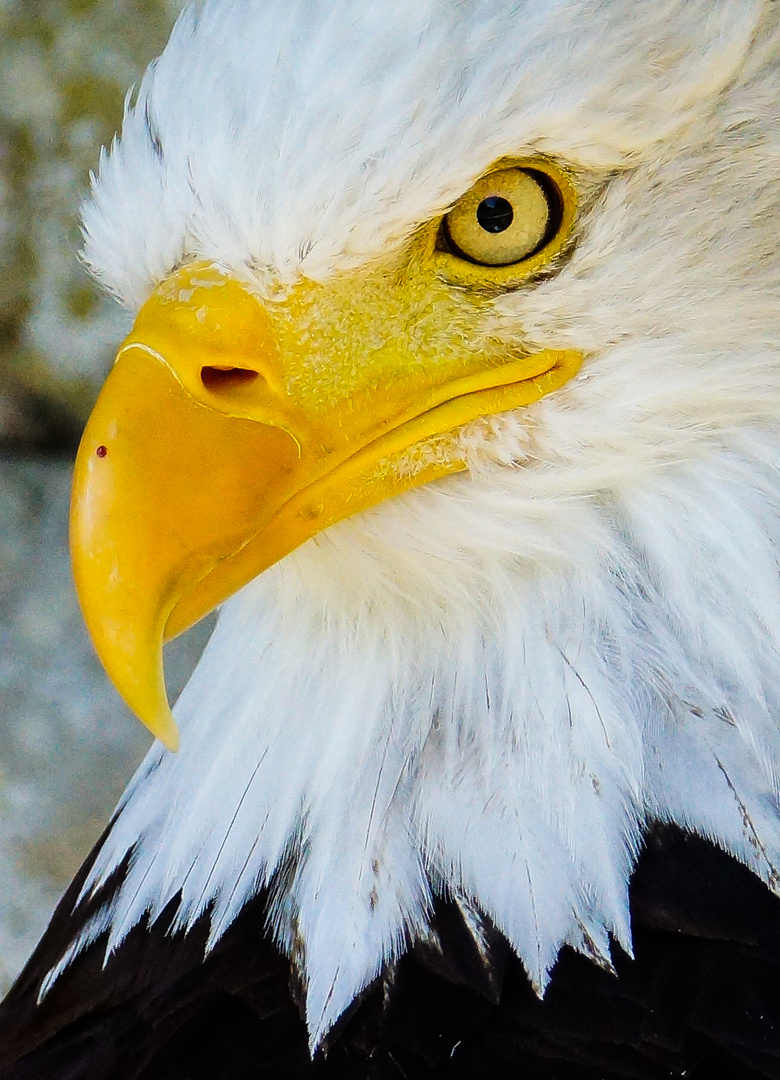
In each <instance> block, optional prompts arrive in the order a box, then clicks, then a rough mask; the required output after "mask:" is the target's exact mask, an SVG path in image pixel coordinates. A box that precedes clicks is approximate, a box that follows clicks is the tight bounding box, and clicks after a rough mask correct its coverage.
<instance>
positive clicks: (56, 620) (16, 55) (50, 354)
mask: <svg viewBox="0 0 780 1080" xmlns="http://www.w3.org/2000/svg"><path fill="white" fill-rule="evenodd" d="M179 6H180V4H179V2H178V0H0V994H1V993H2V992H4V991H5V990H6V989H7V988H8V986H9V985H10V983H11V981H12V980H13V978H14V977H15V975H16V973H17V972H18V971H19V969H20V968H21V966H22V964H23V963H24V961H25V960H26V958H27V956H28V955H29V953H30V952H31V950H32V949H33V947H34V945H35V943H36V941H37V939H38V937H39V936H40V934H41V932H42V931H43V929H44V927H45V925H46V922H47V920H48V918H49V915H50V914H51V910H52V908H53V907H54V905H55V903H56V902H57V900H58V898H59V896H60V895H61V893H62V891H63V889H64V888H65V886H66V885H67V883H68V882H69V880H70V878H71V877H72V875H73V874H74V872H75V871H76V869H77V868H78V866H79V863H80V862H81V860H82V859H83V858H84V857H85V856H86V854H87V853H88V852H89V849H90V847H91V846H92V844H93V843H94V841H95V839H96V838H97V836H98V835H99V833H100V832H101V830H102V828H103V826H104V824H105V822H106V820H107V818H108V816H109V814H110V813H111V810H112V808H113V806H114V804H115V802H116V800H117V799H118V797H119V795H120V794H121V791H122V788H123V787H124V785H125V783H126V782H127V780H128V779H129V777H130V775H131V774H132V772H133V770H134V768H135V766H136V765H137V763H138V762H139V761H140V759H141V757H142V755H143V753H144V752H145V750H146V748H147V746H148V745H149V742H150V738H149V736H148V735H147V734H146V732H145V731H144V729H143V728H142V727H141V726H140V724H138V722H137V721H136V720H135V719H134V718H133V717H132V716H130V714H129V713H128V711H127V709H126V708H125V707H124V706H123V705H122V703H121V702H120V700H119V699H118V697H117V695H116V693H115V691H114V690H113V688H112V687H111V686H110V685H109V683H108V681H107V680H106V678H105V676H104V675H103V672H102V669H101V668H100V665H99V663H98V661H97V660H96V658H95V656H94V653H93V651H92V648H91V645H90V643H89V640H88V638H87V636H86V632H85V631H84V629H83V626H82V623H81V617H80V614H79V611H78V605H77V603H76V599H75V595H74V592H73V586H72V582H71V576H70V566H69V561H68V553H67V510H68V498H69V488H70V472H71V465H72V461H73V457H74V454H75V450H76V446H77V444H78V438H79V433H80V431H81V427H82V425H83V423H84V420H85V419H86V417H87V415H88V413H89V410H90V407H91V404H92V402H93V401H94V398H95V396H96V394H97V391H98V389H99V387H100V384H101V382H102V379H103V378H104V376H105V373H106V371H107V370H108V367H109V365H110V363H111V360H112V354H113V351H114V348H115V346H116V344H117V343H118V342H119V341H120V340H121V338H122V337H123V335H124V333H125V332H126V330H127V326H128V321H127V316H126V315H124V314H123V313H122V312H121V311H119V310H118V309H117V307H116V305H114V304H113V302H112V301H110V300H109V299H107V298H106V297H104V296H101V294H100V293H99V291H98V290H97V289H96V288H95V287H94V286H93V285H92V284H91V282H90V281H89V279H88V278H87V276H86V274H85V273H84V271H83V270H82V269H81V267H80V265H79V262H78V259H77V252H78V249H79V230H78V206H79V203H80V201H81V199H82V198H83V197H84V195H85V194H86V192H87V190H88V186H89V171H90V169H93V168H95V167H96V166H97V161H98V154H99V150H100V146H101V145H102V144H105V143H109V142H110V140H111V138H112V136H113V134H114V132H115V131H116V130H117V129H118V128H119V126H120V124H121V119H122V107H123V100H124V96H125V93H126V91H127V90H128V88H129V87H130V86H131V85H132V84H133V83H136V82H137V81H138V79H139V78H140V75H141V73H142V72H143V69H144V68H145V66H146V64H147V63H148V62H149V61H150V60H151V59H152V58H153V57H154V56H155V55H156V54H157V53H158V52H159V51H160V49H161V48H162V46H163V44H164V42H165V39H166V37H167V35H168V32H169V30H170V28H171V26H172V24H173V20H174V18H175V15H176V13H177V11H178V8H179ZM206 633H207V629H206V630H204V629H202V628H198V630H196V631H193V632H191V633H190V634H189V635H187V637H186V639H185V640H184V641H183V642H177V643H176V645H175V646H174V653H175V655H173V656H172V657H170V658H169V659H168V662H167V663H168V671H169V675H170V678H169V682H170V684H171V689H172V690H173V691H174V692H176V690H177V689H178V688H180V687H181V685H182V684H183V682H184V680H185V678H186V675H187V673H188V671H189V670H190V669H191V667H192V665H193V663H194V660H195V658H196V657H197V654H198V652H199V650H200V648H201V647H202V644H203V641H204V640H205V635H206Z"/></svg>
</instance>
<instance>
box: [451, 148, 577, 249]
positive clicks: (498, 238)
mask: <svg viewBox="0 0 780 1080" xmlns="http://www.w3.org/2000/svg"><path fill="white" fill-rule="evenodd" d="M559 221H560V200H559V199H556V198H555V191H554V189H553V186H552V184H551V183H550V182H549V178H548V177H546V176H545V175H544V173H540V172H537V171H536V170H534V169H500V170H499V171H498V172H494V173H488V175H487V176H483V177H482V179H481V180H478V181H477V183H476V184H475V185H474V187H473V188H472V189H471V191H467V192H466V194H465V195H464V196H463V197H462V198H460V199H459V200H458V201H457V202H456V203H455V205H454V206H453V208H452V210H450V212H449V214H447V216H446V217H445V218H444V229H445V232H446V237H447V240H448V241H449V244H450V247H451V249H452V251H453V252H454V253H455V254H458V255H460V256H461V257H462V258H464V259H468V260H469V261H470V262H474V263H478V264H479V265H480V266H511V265H512V264H513V263H517V262H520V261H521V260H523V259H527V258H528V257H529V256H531V255H533V254H534V252H536V251H538V250H539V248H540V247H541V246H542V244H544V242H545V240H546V239H547V237H548V236H549V235H550V232H551V230H552V229H554V228H555V226H556V224H558V222H559Z"/></svg>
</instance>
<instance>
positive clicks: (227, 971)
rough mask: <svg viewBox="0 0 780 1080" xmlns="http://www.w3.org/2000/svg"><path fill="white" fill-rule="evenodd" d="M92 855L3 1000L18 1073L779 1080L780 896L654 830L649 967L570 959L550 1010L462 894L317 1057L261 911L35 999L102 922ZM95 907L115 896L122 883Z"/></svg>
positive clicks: (639, 911)
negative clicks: (209, 943) (80, 937)
mask: <svg viewBox="0 0 780 1080" xmlns="http://www.w3.org/2000/svg"><path fill="white" fill-rule="evenodd" d="M89 865H90V862H89V860H88V862H87V864H85V867H84V868H83V869H82V871H81V873H80V875H79V877H78V878H77V879H76V881H75V882H74V884H73V885H72V886H71V889H70V890H69V891H68V893H67V894H66V896H65V898H64V899H63V902H62V903H61V904H60V906H59V908H58V910H57V912H56V914H55V916H54V918H53V919H52V923H51V925H50V927H49V930H48V931H47V933H46V935H45V936H44V938H43V940H42V942H41V944H40V945H39V947H38V949H37V950H36V952H35V953H34V955H33V957H32V958H31V960H30V962H29V964H28V965H27V967H26V968H25V970H24V972H23V973H22V975H21V976H20V977H19V979H18V981H17V983H16V984H15V986H14V987H13V989H12V991H11V993H10V994H9V996H8V998H7V999H6V1002H5V1003H4V1004H3V1006H2V1007H0V1076H2V1078H3V1080H43V1078H47V1080H48V1078H54V1077H56V1078H57V1080H104V1078H105V1080H183V1078H185V1077H186V1078H187V1080H215V1078H219V1080H249V1078H252V1080H271V1078H274V1080H275V1078H279V1080H282V1078H283V1080H297V1078H301V1080H416V1078H426V1080H466V1078H468V1080H483V1078H484V1080H502V1078H507V1080H508V1078H510V1077H511V1078H512V1080H518V1078H519V1077H522V1078H523V1080H612V1078H614V1080H618V1078H620V1080H629V1078H631V1080H669V1078H671V1077H686V1078H687V1080H758V1078H768V1077H771V1078H777V1080H780V900H778V899H777V898H776V897H774V896H773V895H772V894H771V893H770V892H769V891H768V890H767V889H766V887H765V886H764V885H762V884H761V882H759V881H758V880H757V879H756V878H755V877H754V875H753V874H751V873H750V872H749V871H748V870H747V869H746V868H745V867H743V866H740V865H739V864H738V863H737V862H735V861H734V860H733V859H731V858H730V857H729V856H727V855H725V854H724V853H723V852H721V851H719V850H717V849H716V848H715V847H714V846H712V845H711V844H709V843H707V842H705V841H703V840H701V839H698V838H694V837H690V836H686V835H684V834H683V833H682V832H680V830H678V829H676V828H673V827H670V826H663V827H661V826H658V827H656V828H654V829H653V830H652V831H651V833H650V834H649V836H648V838H647V841H646V847H645V851H644V853H643V855H642V857H641V858H640V861H639V864H638V867H637V870H636V872H635V874H634V877H633V880H632V885H631V910H632V921H633V928H634V947H635V953H636V959H635V960H631V959H630V958H629V957H627V956H625V955H624V954H623V953H622V952H621V950H620V949H619V948H618V947H616V948H615V949H614V952H615V969H616V973H617V974H611V973H609V972H607V971H604V970H602V969H600V968H598V967H597V966H596V965H595V964H593V963H592V962H590V961H589V960H587V959H585V958H584V957H582V956H579V955H577V954H575V953H573V952H572V951H571V950H568V949H564V950H563V952H562V954H561V957H560V959H559V961H558V963H557V965H556V967H555V971H554V973H553V978H552V982H551V984H550V987H549V989H548V991H547V993H546V995H545V998H544V1000H543V1001H539V1000H538V998H537V997H536V996H535V994H534V993H533V991H532V989H531V987H530V985H529V982H528V979H527V978H526V976H525V974H524V972H523V969H522V966H521V965H520V963H519V961H518V960H517V958H516V957H515V956H514V955H513V954H512V952H511V949H510V948H509V947H508V945H507V943H506V941H505V940H504V939H503V938H502V937H501V935H500V934H499V933H498V932H497V931H496V930H495V928H493V927H492V926H491V925H490V924H489V923H488V922H487V921H486V920H484V919H482V918H480V916H479V915H478V914H476V913H475V912H473V911H471V910H469V909H468V908H466V907H464V906H463V905H460V904H458V903H456V902H454V901H452V900H440V901H439V902H438V904H437V908H436V912H435V917H434V921H433V926H432V929H431V933H430V935H429V937H428V938H427V940H425V941H422V942H420V943H418V944H417V945H416V946H415V947H414V948H413V949H412V950H411V951H410V953H409V954H408V955H407V956H405V957H404V958H403V959H402V960H401V961H400V963H398V964H396V965H395V966H393V967H392V968H389V969H388V970H386V971H385V972H384V974H383V975H382V977H381V978H380V979H379V980H377V982H376V983H375V984H374V985H373V986H372V987H370V988H369V990H368V991H366V993H365V994H363V995H362V997H361V999H360V1000H359V1001H358V1002H357V1003H356V1004H355V1005H354V1006H353V1008H352V1010H351V1011H350V1014H349V1015H348V1016H347V1017H346V1018H345V1019H344V1020H342V1022H341V1023H340V1024H339V1025H338V1028H337V1029H336V1031H335V1032H334V1033H333V1034H332V1035H331V1036H330V1037H329V1039H328V1043H327V1046H326V1048H325V1053H320V1054H318V1055H317V1057H316V1059H315V1061H314V1062H311V1061H310V1059H309V1055H308V1050H307V1044H306V1031H305V1027H304V1024H303V1020H302V1018H301V1010H300V1003H299V1001H298V998H299V994H298V992H297V989H296V983H295V980H294V977H293V975H292V972H291V969H290V965H289V963H288V961H287V960H286V959H285V958H284V957H282V956H281V955H280V954H279V953H278V952H277V950H276V949H275V948H274V947H273V945H272V944H270V943H269V941H268V939H267V937H266V936H265V933H264V928H265V912H266V909H267V902H268V901H267V896H266V895H265V894H261V895H259V896H258V897H256V898H255V899H254V900H253V901H252V902H251V903H249V904H248V905H247V906H246V907H245V908H244V910H243V911H242V913H241V915H240V916H239V917H238V919H237V920H236V922H235V923H234V924H233V926H232V927H231V928H230V929H229V930H228V931H227V932H226V933H225V935H224V936H223V938H222V939H221V940H220V942H219V943H218V944H217V946H216V947H215V948H214V950H213V951H212V952H211V953H210V954H209V955H208V957H206V958H205V960H204V947H205V942H206V937H207V933H208V925H207V923H208V920H207V918H205V917H204V918H203V919H201V920H200V921H199V923H198V924H197V925H196V926H195V927H194V928H193V929H192V930H191V931H190V932H189V933H188V934H186V935H185V934H182V933H177V934H174V935H167V934H166V933H165V927H166V926H167V925H168V924H169V919H170V918H171V917H172V916H173V912H174V908H175V904H172V905H171V909H170V911H169V912H166V913H165V914H164V915H163V916H161V918H160V919H159V920H157V922H156V923H155V924H154V925H153V926H151V927H148V926H138V927H136V928H135V929H134V930H133V931H132V932H131V933H130V934H129V935H128V938H127V939H126V941H125V942H124V944H123V945H122V946H121V948H120V949H119V950H118V951H117V953H116V955H115V956H113V957H112V958H111V959H110V961H109V963H108V965H107V967H106V968H105V970H103V966H102V965H103V953H104V949H105V941H104V940H103V941H100V940H99V941H97V942H96V943H94V944H93V945H91V946H90V947H88V948H87V949H86V950H85V952H84V953H83V954H82V955H80V956H79V957H78V958H77V959H76V960H75V961H74V963H73V964H72V965H71V967H70V968H68V969H67V970H66V972H65V973H64V974H63V975H62V976H61V977H60V978H59V979H58V980H57V982H56V983H55V985H54V987H53V989H52V990H51V991H50V993H49V994H48V995H47V996H46V997H45V998H44V1000H43V1002H42V1004H41V1005H40V1006H38V1005H37V1004H36V1000H37V995H38V990H39V987H40V983H41V979H42V978H43V976H44V975H45V974H46V972H47V971H48V970H49V969H50V968H51V967H52V965H53V964H54V963H56V962H57V960H58V959H59V957H60V955H61V954H62V952H63V948H64V944H67V943H68V942H69V941H70V940H72V938H73V935H74V932H75V931H76V930H77V929H78V926H79V925H80V922H81V920H82V919H83V917H84V914H85V912H83V911H82V910H81V909H79V915H78V922H77V921H76V920H75V917H74V915H73V914H72V912H73V905H74V903H75V899H76V897H77V896H78V893H79V890H80V888H81V882H82V881H83V879H84V876H85V875H86V873H87V872H88V869H89ZM121 873H122V870H121V869H120V871H118V874H117V877H116V878H115V879H114V881H112V882H108V883H107V885H106V888H105V889H104V890H103V892H102V894H101V895H100V896H98V897H96V898H94V899H93V900H91V901H90V907H89V908H87V910H86V914H89V912H90V910H95V909H96V907H97V906H98V905H99V904H100V903H101V902H103V901H104V900H105V899H106V898H107V897H110V894H111V892H112V890H113V888H115V887H116V884H117V882H118V881H119V880H120V879H121Z"/></svg>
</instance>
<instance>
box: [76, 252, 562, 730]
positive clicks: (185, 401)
mask: <svg viewBox="0 0 780 1080" xmlns="http://www.w3.org/2000/svg"><path fill="white" fill-rule="evenodd" d="M317 288H322V289H324V287H319V286H318V287H317ZM274 314H275V313H274V312H273V310H272V308H270V307H265V306H263V305H262V304H261V303H260V302H259V301H258V300H257V299H256V298H255V297H254V296H252V295H251V294H250V293H249V292H248V291H247V290H246V289H245V288H244V287H243V286H242V285H240V284H239V283H238V282H236V281H235V280H233V279H231V278H228V277H227V276H225V275H224V274H223V273H222V272H221V271H219V270H217V269H215V268H214V267H210V266H204V265H195V266H190V267H188V268H186V269H184V270H182V271H179V272H178V273H177V274H176V275H174V276H173V277H172V278H170V279H168V280H167V281H166V282H164V283H163V284H162V285H161V286H160V288H159V289H158V290H157V292H156V293H155V294H154V295H153V296H152V297H151V299H150V300H148V301H147V303H146V304H145V305H144V307H143V308H142V309H141V311H140V313H139V315H138V318H137V320H136V323H135V326H134V327H133V330H132V332H131V334H130V336H129V338H128V339H127V341H126V342H125V343H124V345H123V346H122V348H121V349H120V351H119V354H118V357H117V361H116V364H115V366H114V368H113V370H112V372H111V374H110V375H109V377H108V380H107V381H106V384H105V386H104V388H103V390H102V392H101V394H100V397H99V398H98V401H97V404H96V406H95V410H94V412H93V414H92V416H91V418H90V420H89V423H88V424H87V427H86V430H85V432H84V436H83V439H82V442H81V446H80V448H79V453H78V458H77V461H76V470H75V477H74V484H73V498H72V506H71V550H72V558H73V567H74V573H75V579H76V587H77V590H78V594H79V598H80V601H81V606H82V609H83V612H84V616H85V619H86V622H87V626H88V628H89V631H90V634H91V636H92V639H93V641H94V644H95V647H96V649H97V652H98V655H99V656H100V659H101V660H102V662H103V664H104V666H105V668H106V670H107V672H108V674H109V676H110V677H111V679H112V681H113V682H114V684H115V686H116V687H117V689H118V690H119V692H120V693H121V694H122V696H123V697H124V698H125V700H126V701H127V703H128V705H129V706H130V707H131V709H133V710H134V711H135V713H136V714H137V715H138V716H139V718H140V719H141V720H142V721H143V722H144V723H145V724H146V725H147V727H149V729H150V730H151V731H152V732H153V733H154V734H155V735H156V736H157V737H158V738H159V739H161V740H162V741H163V742H164V743H165V745H166V746H168V747H170V748H172V749H174V748H175V747H176V745H177V742H178V736H177V731H176V725H175V723H174V720H173V717H172V715H171V711H170V708H169V705H168V700H167V696H166V691H165V681H164V675H163V660H162V647H163V642H164V640H167V639H170V638H172V637H175V636H176V635H177V634H179V633H181V632H182V631H183V630H185V629H187V628H188V627H189V626H191V625H192V624H193V623H195V622H197V621H198V620H199V619H200V618H202V617H203V616H204V615H206V614H207V613H208V612H209V611H211V610H212V609H213V608H214V607H216V606H217V605H218V604H220V603H221V602H222V601H224V600H225V599H227V597H229V596H230V595H231V594H232V593H234V592H236V591H237V590H238V589H239V588H241V586H243V585H245V584H246V583H247V582H249V581H250V580H251V579H252V578H254V577H255V576H256V575H257V574H259V573H261V572H262V571H263V570H265V569H267V568H268V567H269V566H271V565H272V564H273V563H275V562H277V561H278V560H279V559H282V558H283V557H284V556H285V555H286V554H288V553H289V552H290V551H292V550H293V549H294V548H296V547H298V546H299V545H300V544H302V543H304V541H306V540H308V539H309V538H310V537H312V536H313V535H314V534H315V533H317V532H319V531H320V530H322V529H325V528H327V527H328V526H329V525H332V524H334V523H335V522H337V521H339V520H341V519H342V518H345V517H347V516H349V515H352V514H354V513H356V512H358V511H360V510H364V509H366V508H368V507H370V506H373V505H374V504H376V503H378V502H380V501H382V500H383V499H386V498H388V497H390V496H392V495H396V494H399V493H400V492H402V491H405V490H407V489H409V488H412V487H415V486H417V485H419V484H423V483H426V482H428V481H430V480H433V479H435V478H437V477H441V476H444V475H446V474H447V473H450V472H454V471H457V470H460V469H463V468H464V467H465V466H464V463H463V461H462V460H460V459H458V458H457V457H451V458H450V459H446V460H443V461H442V460H438V458H437V459H436V460H435V461H433V462H431V463H428V464H426V463H425V461H424V460H421V461H419V462H418V463H417V466H416V467H415V468H409V467H405V468H403V469H397V468H396V467H395V466H396V464H397V463H398V462H399V461H400V459H401V458H402V457H404V456H406V460H407V466H408V452H409V450H410V448H414V447H415V446H416V445H417V444H419V443H421V442H423V441H424V440H426V439H429V438H430V437H431V436H434V435H438V434H442V433H446V432H449V431H452V430H453V429H454V428H457V427H458V426H460V425H462V424H464V423H467V422H468V421H470V420H473V419H475V418H477V417H479V416H483V415H487V414H491V413H497V412H502V411H506V410H508V409H513V408H516V407H518V406H520V405H527V404H529V403H531V402H533V401H536V400H538V399H539V398H541V397H542V396H543V395H545V394H547V393H549V392H550V391H551V390H554V389H556V388H557V387H559V386H561V385H562V384H563V383H564V382H566V381H568V380H569V379H570V378H571V377H572V376H573V375H574V374H575V373H576V371H577V370H578V368H579V365H580V362H581V356H580V354H579V353H575V352H565V351H557V352H556V351H544V352H539V353H535V354H533V355H530V356H521V357H519V358H514V359H509V360H506V358H503V362H501V363H498V362H495V361H493V362H490V363H487V364H486V361H485V360H484V358H483V357H474V356H472V355H471V353H467V352H464V354H463V357H462V358H457V357H456V358H455V359H452V360H451V361H449V362H448V363H446V364H443V365H440V366H437V365H435V364H421V363H415V362H409V361H408V359H407V361H406V362H405V363H399V365H398V375H397V377H394V378H393V379H390V380H388V379H386V378H385V377H384V376H382V377H379V376H378V375H377V374H376V373H373V374H372V372H371V368H370V365H368V366H367V368H366V370H365V371H361V372H360V373H359V374H358V375H355V372H354V365H352V366H351V367H350V365H351V360H350V357H349V356H346V357H344V358H343V364H344V366H345V370H347V369H349V371H350V378H351V380H352V385H351V386H350V389H349V393H348V394H346V395H341V396H339V394H338V393H336V392H335V391H333V390H332V388H333V386H335V385H336V384H337V382H338V380H337V379H332V378H331V380H330V381H329V382H327V384H326V383H322V386H323V387H326V386H327V387H330V388H331V389H330V390H328V389H322V390H320V391H317V390H316V387H317V386H318V385H319V384H318V382H317V379H318V376H317V374H316V373H314V374H312V376H311V379H310V380H309V383H308V384H307V386H306V388H305V389H301V387H302V385H303V384H302V381H301V378H300V375H299V372H300V370H305V364H303V363H302V362H299V365H298V369H296V371H297V372H298V374H296V372H295V371H292V368H291V366H290V365H289V364H288V363H287V362H286V356H285V347H284V343H285V341H286V340H287V338H286V333H287V332H286V331H285V329H284V326H283V325H282V322H280V317H279V316H278V314H277V315H276V322H275V321H274ZM305 338H306V335H305V334H303V333H300V334H299V335H298V339H297V340H298V344H297V345H296V346H295V347H296V348H297V349H298V350H299V353H300V354H301V355H302V354H306V352H307V349H310V346H308V345H307V343H306V340H305ZM280 342H281V344H280ZM383 357H384V359H383V362H384V363H386V362H387V348H385V349H384V352H383ZM298 359H299V361H300V355H299V357H298ZM442 369H443V370H442ZM312 386H314V387H315V390H314V392H313V391H312Z"/></svg>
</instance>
